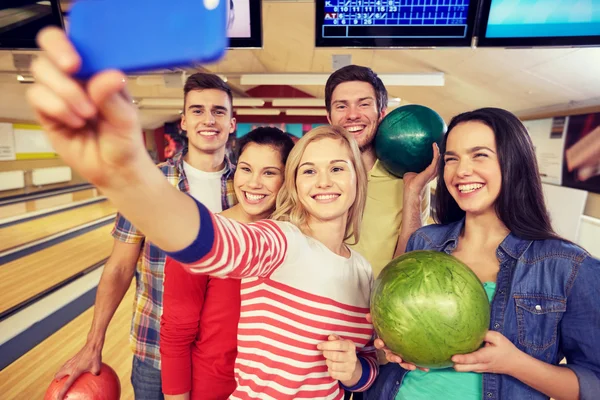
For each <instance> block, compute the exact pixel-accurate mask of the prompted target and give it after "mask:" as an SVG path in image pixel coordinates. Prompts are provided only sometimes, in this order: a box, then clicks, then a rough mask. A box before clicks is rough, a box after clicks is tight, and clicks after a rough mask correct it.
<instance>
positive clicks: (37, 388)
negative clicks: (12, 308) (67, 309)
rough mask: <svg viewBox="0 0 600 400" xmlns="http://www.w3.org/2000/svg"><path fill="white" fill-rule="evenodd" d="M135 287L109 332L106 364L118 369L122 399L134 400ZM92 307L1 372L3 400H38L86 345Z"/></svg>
mask: <svg viewBox="0 0 600 400" xmlns="http://www.w3.org/2000/svg"><path fill="white" fill-rule="evenodd" d="M134 291H135V285H134V284H132V286H131V287H130V288H129V291H128V292H127V294H126V295H125V298H124V299H123V301H122V302H121V305H120V306H119V308H118V309H117V311H116V313H115V315H114V317H113V319H112V322H111V324H110V326H109V328H108V332H107V335H106V342H105V344H104V352H103V354H102V361H103V362H105V363H106V364H108V365H110V366H111V367H112V368H114V369H115V371H116V372H117V374H118V375H119V378H120V379H121V399H122V400H130V399H133V388H132V387H131V383H130V380H129V378H130V375H131V359H132V352H131V350H130V347H129V340H128V338H129V327H130V324H131V313H132V304H133V294H134ZM93 312H94V308H93V307H91V308H90V309H89V310H87V311H85V312H84V313H83V314H81V315H80V316H79V317H77V318H75V319H74V320H73V321H71V322H70V323H69V324H67V325H65V326H64V327H63V328H62V329H60V330H59V331H57V332H56V333H54V335H52V336H50V337H49V338H48V339H46V340H45V341H43V342H42V343H40V344H39V345H37V346H36V347H35V348H33V349H32V350H31V351H29V352H28V353H27V354H25V355H24V356H23V357H21V358H19V359H18V360H17V361H15V362H14V363H12V364H11V365H9V366H8V367H6V368H5V369H4V370H2V371H0V399H2V400H13V399H14V400H17V399H18V400H24V399H27V400H38V399H43V397H44V393H45V392H46V389H47V387H48V385H50V382H51V381H52V378H53V377H54V374H55V373H56V371H58V369H59V368H60V366H61V365H62V364H63V363H64V362H65V361H67V360H68V359H69V358H71V357H72V356H73V355H74V354H75V353H76V352H77V351H78V350H79V349H81V347H82V346H83V345H84V343H85V339H86V336H87V333H88V331H89V328H90V326H91V323H92V317H93Z"/></svg>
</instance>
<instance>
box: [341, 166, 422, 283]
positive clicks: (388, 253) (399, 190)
mask: <svg viewBox="0 0 600 400" xmlns="http://www.w3.org/2000/svg"><path fill="white" fill-rule="evenodd" d="M368 179H369V183H368V187H367V204H366V206H365V212H364V214H363V220H362V225H361V229H360V241H359V242H358V243H357V244H356V245H353V246H351V247H352V248H353V249H354V250H356V251H358V252H359V253H360V254H361V255H362V256H363V257H365V258H366V259H367V261H369V262H370V263H371V266H372V268H373V275H374V276H375V278H377V276H378V275H379V272H381V270H382V269H383V267H385V266H386V265H387V263H389V262H390V261H391V260H392V258H393V257H394V251H395V250H396V245H397V243H398V234H399V233H400V227H401V225H402V198H403V195H404V181H403V180H402V179H400V178H396V177H395V176H394V175H392V174H390V173H389V172H387V171H386V170H385V168H384V167H383V165H381V164H380V163H379V160H377V161H376V162H375V165H374V166H373V168H372V169H371V171H369V173H368ZM429 203H430V201H429V187H428V188H427V189H426V193H425V195H424V196H423V203H422V204H421V220H422V221H423V225H425V224H426V223H427V220H428V218H429Z"/></svg>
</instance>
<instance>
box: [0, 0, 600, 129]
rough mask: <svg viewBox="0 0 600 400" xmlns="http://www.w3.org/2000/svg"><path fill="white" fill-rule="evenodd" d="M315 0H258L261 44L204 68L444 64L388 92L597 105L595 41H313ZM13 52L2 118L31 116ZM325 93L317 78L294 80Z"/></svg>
mask: <svg viewBox="0 0 600 400" xmlns="http://www.w3.org/2000/svg"><path fill="white" fill-rule="evenodd" d="M314 7H315V5H314V3H313V2H311V1H308V2H289V1H288V2H267V1H263V49H260V50H231V51H229V52H228V53H227V54H226V55H225V57H224V58H223V59H222V60H221V61H220V62H218V63H216V64H211V65H206V66H205V68H206V69H207V70H209V71H213V72H217V73H219V74H222V75H225V76H227V78H228V82H229V83H230V84H231V85H232V86H233V87H234V88H236V89H237V91H238V93H239V94H241V95H243V92H244V91H246V90H248V89H250V88H251V87H248V86H241V85H240V84H239V76H240V75H241V74H242V73H330V72H332V60H331V57H332V55H334V54H350V55H352V62H353V63H354V64H360V65H365V66H369V67H371V68H372V69H373V70H375V71H376V72H378V73H423V72H443V73H445V78H446V83H445V86H443V87H407V86H402V87H388V91H389V92H390V97H400V98H401V99H402V100H403V102H402V104H405V103H419V104H423V105H427V106H429V107H431V108H433V109H435V110H437V111H438V112H439V113H440V114H441V115H442V116H443V117H444V118H446V119H449V118H451V117H452V116H453V115H455V114H457V113H459V112H462V111H467V110H470V109H474V108H478V107H483V106H496V107H502V108H506V109H508V110H511V111H513V112H516V113H518V114H520V115H526V114H531V113H534V112H537V111H539V110H542V109H545V108H549V107H554V108H556V109H561V108H562V109H567V108H575V107H583V106H589V105H597V104H599V105H600V73H599V71H600V67H599V66H600V48H580V49H572V48H565V49H533V50H532V49H512V50H508V49H491V48H488V49H486V48H478V49H471V48H456V49H443V48H441V49H410V50H398V49H377V50H372V49H342V48H338V49H322V48H319V49H316V48H315V47H314ZM14 70H15V68H14V66H13V61H12V55H11V53H10V52H7V51H4V52H0V118H3V119H9V120H13V119H14V120H32V118H33V115H32V113H31V111H30V110H29V108H28V106H27V104H26V102H25V97H24V92H25V89H26V87H27V85H24V84H19V83H18V82H17V81H16V75H15V74H14V73H13V72H11V71H14ZM129 88H130V90H131V92H132V95H133V96H134V97H135V98H152V97H160V98H165V97H169V98H180V97H181V95H182V90H181V88H176V89H170V88H165V87H164V85H162V84H156V85H150V86H140V85H138V84H137V83H136V81H135V79H130V82H129ZM297 88H298V89H301V90H303V91H305V92H308V93H310V94H311V95H313V96H315V97H321V98H322V97H323V87H322V86H298V87H297ZM140 112H141V115H142V120H143V124H144V126H145V127H148V128H150V127H155V126H158V125H160V124H162V123H163V122H164V121H166V120H170V119H173V118H176V117H177V115H176V112H174V111H173V110H170V111H157V110H141V111H140Z"/></svg>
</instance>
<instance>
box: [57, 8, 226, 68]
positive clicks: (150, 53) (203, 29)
mask: <svg viewBox="0 0 600 400" xmlns="http://www.w3.org/2000/svg"><path fill="white" fill-rule="evenodd" d="M227 4H228V0H167V1H163V0H127V1H123V0H79V1H77V2H76V3H75V4H74V5H73V7H72V8H71V11H70V13H69V20H68V22H69V23H68V36H69V38H70V40H71V41H72V43H73V44H74V45H75V48H76V49H77V51H78V52H79V54H80V55H81V58H82V65H81V69H80V70H79V71H78V72H77V73H76V74H75V76H76V77H78V78H81V79H86V78H89V77H91V76H92V75H94V74H95V73H97V72H100V71H102V70H105V69H119V70H121V71H124V72H136V71H144V70H154V69H161V68H173V67H184V66H189V65H193V64H195V63H208V62H214V61H216V60H218V59H219V58H221V57H222V56H223V54H224V53H225V49H226V48H227V46H228V38H227Z"/></svg>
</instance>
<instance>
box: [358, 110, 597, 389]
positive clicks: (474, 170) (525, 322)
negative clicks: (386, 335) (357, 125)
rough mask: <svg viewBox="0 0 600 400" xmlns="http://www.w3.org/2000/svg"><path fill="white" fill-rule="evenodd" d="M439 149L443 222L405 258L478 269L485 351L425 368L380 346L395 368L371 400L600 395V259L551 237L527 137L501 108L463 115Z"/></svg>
mask: <svg viewBox="0 0 600 400" xmlns="http://www.w3.org/2000/svg"><path fill="white" fill-rule="evenodd" d="M441 154H442V155H443V159H442V162H440V167H439V171H438V184H437V190H436V201H435V211H436V213H435V215H436V219H437V221H438V222H439V223H440V225H430V226H426V227H423V228H421V229H420V230H418V231H417V232H415V233H414V234H413V236H412V237H411V239H410V241H409V242H408V245H407V248H406V251H407V252H408V251H412V250H438V251H443V252H445V253H448V254H452V255H453V256H455V257H457V258H458V259H460V260H461V261H463V262H464V263H465V264H467V265H468V266H469V267H470V268H471V269H472V270H473V272H475V274H477V276H478V277H479V279H480V280H481V282H482V283H484V287H485V289H486V292H487V293H488V297H489V298H490V301H491V320H490V326H489V331H488V333H487V335H486V337H485V346H484V347H482V348H481V349H479V350H477V351H475V352H473V353H471V354H465V355H456V356H454V357H453V359H452V360H453V361H454V363H455V364H454V369H452V368H449V369H445V370H432V371H429V372H426V371H425V370H419V369H416V368H415V366H414V365H411V364H408V363H405V362H403V361H402V360H401V359H400V357H399V356H398V355H395V354H393V353H391V352H390V351H389V349H387V348H385V347H383V346H384V343H383V342H382V341H381V340H379V339H378V340H377V342H379V343H376V345H377V346H378V347H379V348H382V347H383V348H384V350H385V352H386V356H387V358H388V360H389V361H391V363H389V364H387V365H385V366H383V367H382V368H381V371H380V375H379V378H378V379H377V381H376V382H375V384H374V385H373V386H372V387H371V389H370V390H369V391H368V393H367V394H366V399H369V400H370V399H389V400H419V399H427V400H437V399H444V400H454V399H461V400H470V399H473V400H474V399H482V398H483V399H502V400H521V399H524V400H525V399H527V400H537V399H548V398H550V397H553V398H554V399H557V400H562V399H589V400H591V399H600V262H599V261H598V260H597V259H594V258H592V257H591V256H590V255H589V254H588V253H587V252H586V251H585V250H583V249H582V248H580V247H578V246H576V245H574V244H572V243H570V242H568V241H566V240H563V239H561V238H560V237H559V236H558V235H557V234H556V233H555V232H554V231H553V230H552V227H551V224H550V219H549V217H548V213H547V210H546V207H545V205H544V197H543V194H542V186H541V182H540V178H539V172H538V168H537V163H536V159H535V153H534V149H533V145H532V143H531V140H530V138H529V135H528V133H527V130H526V129H525V127H524V126H523V124H522V123H521V122H520V121H519V120H518V119H517V118H516V117H515V116H514V115H513V114H511V113H509V112H508V111H505V110H501V109H497V108H484V109H480V110H476V111H472V112H467V113H464V114H460V115H458V116H456V117H455V118H454V119H453V120H452V121H451V123H450V126H449V129H448V134H447V135H446V136H445V137H444V140H443V142H442V146H441ZM563 358H566V361H567V363H566V364H560V365H559V363H560V361H561V360H562V359H563Z"/></svg>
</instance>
